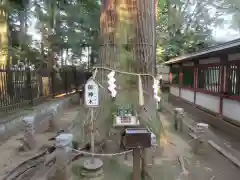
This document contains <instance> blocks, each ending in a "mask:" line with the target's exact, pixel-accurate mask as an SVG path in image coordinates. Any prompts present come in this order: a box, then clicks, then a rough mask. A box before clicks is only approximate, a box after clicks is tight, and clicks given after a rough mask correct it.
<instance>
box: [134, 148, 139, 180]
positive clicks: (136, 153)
mask: <svg viewBox="0 0 240 180" xmlns="http://www.w3.org/2000/svg"><path fill="white" fill-rule="evenodd" d="M132 178H133V180H140V179H141V156H140V148H135V149H133V177H132Z"/></svg>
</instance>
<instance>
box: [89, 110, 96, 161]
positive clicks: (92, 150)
mask: <svg viewBox="0 0 240 180" xmlns="http://www.w3.org/2000/svg"><path fill="white" fill-rule="evenodd" d="M90 111H91V126H92V127H91V152H92V154H94V148H95V147H94V141H95V140H94V124H93V123H94V122H93V115H94V114H93V113H94V112H93V108H91V110H90ZM91 163H92V164H94V156H93V155H92V159H91Z"/></svg>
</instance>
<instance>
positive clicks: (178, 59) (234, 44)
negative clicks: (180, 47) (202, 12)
mask: <svg viewBox="0 0 240 180" xmlns="http://www.w3.org/2000/svg"><path fill="white" fill-rule="evenodd" d="M238 46H240V38H239V39H236V40H233V41H228V42H226V43H222V44H220V45H217V46H212V47H209V48H207V49H204V50H202V51H199V52H196V53H192V54H186V55H183V56H179V57H176V58H173V59H171V60H169V61H166V62H164V63H163V64H164V65H170V64H175V63H178V62H181V61H185V60H189V59H191V58H196V57H198V56H202V55H206V54H209V53H214V52H217V51H221V50H225V49H230V48H234V47H238Z"/></svg>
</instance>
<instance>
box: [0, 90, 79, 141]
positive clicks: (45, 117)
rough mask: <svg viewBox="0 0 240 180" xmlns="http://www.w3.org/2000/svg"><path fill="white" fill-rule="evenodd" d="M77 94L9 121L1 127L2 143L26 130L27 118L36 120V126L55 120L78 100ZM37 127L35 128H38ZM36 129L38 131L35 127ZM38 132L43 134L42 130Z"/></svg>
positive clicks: (43, 105)
mask: <svg viewBox="0 0 240 180" xmlns="http://www.w3.org/2000/svg"><path fill="white" fill-rule="evenodd" d="M76 96H78V95H77V94H74V95H72V96H68V97H66V98H64V99H61V100H57V101H54V102H50V103H49V102H47V103H46V104H41V105H40V106H37V107H36V108H35V109H34V110H33V111H31V112H29V113H26V114H24V115H22V116H20V117H17V118H13V119H11V120H9V121H6V122H5V123H3V124H1V125H0V143H2V142H3V141H6V140H8V139H9V138H10V137H12V136H14V135H16V134H17V133H19V132H21V131H23V130H24V123H23V120H24V119H25V118H32V119H33V120H34V124H36V125H38V124H39V121H41V122H42V121H50V120H52V119H53V118H55V117H56V116H57V115H58V114H59V112H61V111H62V110H63V109H65V108H67V107H68V105H69V104H70V103H71V101H72V99H74V98H78V97H76ZM36 125H35V126H36ZM34 129H36V128H35V127H34ZM38 132H40V133H41V130H40V131H39V130H38Z"/></svg>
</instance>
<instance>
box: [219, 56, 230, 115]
mask: <svg viewBox="0 0 240 180" xmlns="http://www.w3.org/2000/svg"><path fill="white" fill-rule="evenodd" d="M227 62H228V54H222V55H221V56H220V72H219V75H220V77H219V79H220V87H219V89H220V102H219V117H220V118H222V111H223V98H224V96H225V90H226V82H227V67H228V66H227Z"/></svg>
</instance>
